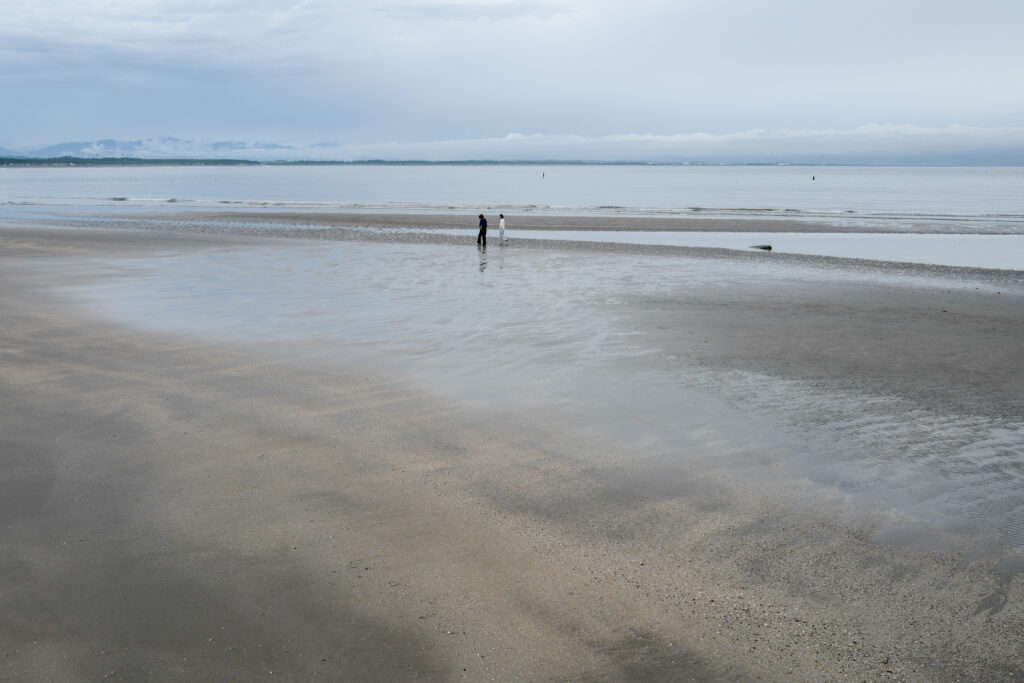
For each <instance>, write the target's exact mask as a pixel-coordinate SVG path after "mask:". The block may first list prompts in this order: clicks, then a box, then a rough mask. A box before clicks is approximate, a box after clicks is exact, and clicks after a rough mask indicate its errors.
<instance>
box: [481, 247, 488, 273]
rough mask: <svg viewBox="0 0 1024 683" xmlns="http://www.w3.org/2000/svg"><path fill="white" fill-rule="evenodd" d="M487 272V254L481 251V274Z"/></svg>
mask: <svg viewBox="0 0 1024 683" xmlns="http://www.w3.org/2000/svg"><path fill="white" fill-rule="evenodd" d="M485 270H487V252H486V251H481V252H480V272H481V273H482V272H484V271H485Z"/></svg>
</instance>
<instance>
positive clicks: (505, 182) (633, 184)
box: [0, 165, 1024, 234]
mask: <svg viewBox="0 0 1024 683" xmlns="http://www.w3.org/2000/svg"><path fill="white" fill-rule="evenodd" d="M172 200H173V201H172ZM167 204H170V205H172V206H175V207H177V208H181V207H182V205H183V204H184V205H190V206H216V207H231V206H239V207H249V206H266V205H273V206H280V207H283V208H291V209H310V210H314V209H316V210H359V211H402V212H417V211H420V212H438V211H441V212H448V211H452V212H462V211H465V212H469V213H475V212H476V211H478V210H486V211H504V212H505V213H507V214H513V215H514V214H516V213H525V212H536V213H551V214H615V213H621V214H631V215H632V214H637V215H682V216H691V215H692V216H707V217H740V216H746V217H752V218H753V217H758V218H768V219H772V218H774V219H786V220H808V221H817V222H820V221H826V222H831V223H842V224H844V225H850V226H858V225H860V226H864V227H879V226H881V227H886V228H887V229H890V230H895V231H901V230H908V231H910V230H915V231H921V230H927V231H929V232H940V233H942V232H946V233H949V232H968V233H970V232H999V233H1012V234H1022V233H1024V168H891V167H884V168H881V167H803V166H799V167H798V166H768V167H764V166H614V165H611V166H602V165H452V166H445V165H401V166H398V165H379V166H374V165H367V166H238V167H218V166H209V167H140V168H133V167H106V168H102V167H100V168H85V167H73V168H0V205H7V206H18V205H21V206H24V205H29V206H33V205H45V206H54V205H57V206H61V205H64V206H107V205H119V206H120V205H134V206H139V205H143V206H149V207H152V206H162V205H167Z"/></svg>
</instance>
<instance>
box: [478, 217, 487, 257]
mask: <svg viewBox="0 0 1024 683" xmlns="http://www.w3.org/2000/svg"><path fill="white" fill-rule="evenodd" d="M476 246H478V247H483V248H484V249H486V248H487V219H486V218H484V215H483V214H480V232H478V233H477V235H476Z"/></svg>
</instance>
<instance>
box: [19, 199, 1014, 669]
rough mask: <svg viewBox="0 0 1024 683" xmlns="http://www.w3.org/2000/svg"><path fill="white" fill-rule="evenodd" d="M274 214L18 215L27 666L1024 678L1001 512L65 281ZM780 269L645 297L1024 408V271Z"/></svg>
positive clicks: (862, 377) (929, 404) (767, 344)
mask: <svg viewBox="0 0 1024 683" xmlns="http://www.w3.org/2000/svg"><path fill="white" fill-rule="evenodd" d="M221 218H222V219H223V218H224V217H221ZM237 219H238V217H237V215H233V216H232V218H231V219H230V220H237ZM247 220H249V221H251V220H254V219H253V217H248V218H247ZM267 220H270V221H272V222H273V221H279V220H281V216H280V215H277V214H275V215H274V216H272V217H268V218H267ZM294 220H296V221H308V220H309V219H308V217H300V218H295V219H294ZM324 220H325V221H326V222H331V221H333V220H335V219H333V218H331V219H324ZM360 220H364V221H365V220H368V219H365V218H364V219H360ZM448 220H450V219H449V218H448V217H442V218H437V221H439V222H445V221H448ZM639 223H643V221H639ZM361 224H365V223H361ZM334 227H337V226H334ZM602 227H603V229H607V226H602ZM643 228H644V229H650V228H649V226H648V225H644V226H643ZM311 229H316V228H311ZM574 229H579V226H575V227H574ZM700 229H706V228H705V227H701V228H700ZM743 229H745V230H749V229H750V226H748V225H745V226H744V227H743ZM469 232H470V231H467V235H468V234H469ZM307 236H308V235H307ZM267 237H268V235H266V234H263V233H260V232H256V233H252V232H250V233H248V234H247V233H246V232H245V231H243V230H237V231H235V232H234V233H233V234H216V233H215V231H208V232H204V231H203V230H201V229H195V228H194V226H184V227H183V228H182V229H181V230H179V231H177V232H168V231H167V229H166V225H165V226H163V228H162V229H160V230H156V229H151V230H146V229H119V230H89V229H85V228H76V229H57V228H53V229H40V228H39V227H38V226H27V227H25V228H18V227H16V226H7V227H3V228H0V287H2V291H3V297H2V298H0V323H2V324H0V405H2V406H4V407H3V410H2V412H0V523H2V524H3V528H4V542H3V548H4V552H3V553H2V554H0V579H2V580H0V586H2V592H0V615H2V616H0V643H2V644H3V651H4V655H5V659H4V661H3V663H2V664H0V667H4V668H3V669H0V671H3V674H4V677H6V678H10V679H12V680H40V679H42V680H82V679H89V680H91V679H102V678H104V677H108V678H112V679H125V680H132V679H139V678H154V679H157V680H181V679H212V678H216V679H245V680H254V679H270V678H284V679H285V680H309V679H311V678H316V677H318V678H325V679H328V680H331V679H334V680H462V679H465V680H517V679H523V680H564V679H582V680H615V681H618V680H847V679H851V680H854V679H855V680H954V679H959V680H1019V679H1021V678H1022V677H1024V573H1022V572H1024V560H1022V559H1021V558H1020V557H1019V556H1018V555H1017V554H1015V553H1013V552H1012V551H1010V550H1009V549H1007V548H1006V547H1005V546H1002V545H1000V544H999V543H996V542H994V541H992V540H980V539H977V538H975V537H974V536H973V535H972V534H970V533H968V532H964V537H963V538H961V539H959V540H960V542H958V543H953V544H941V543H940V544H934V545H933V544H924V545H923V546H919V545H918V543H917V541H919V540H920V539H921V538H922V537H926V536H927V535H926V534H917V535H915V534H913V533H910V532H908V535H909V536H908V537H909V538H911V539H912V540H910V541H907V540H906V539H901V538H900V536H899V533H898V532H899V530H898V528H893V527H890V530H889V533H888V535H883V536H880V535H879V534H878V531H879V524H878V523H877V522H874V521H872V519H871V518H870V517H867V518H865V517H859V518H857V519H856V520H853V521H850V520H846V521H844V520H842V519H837V518H836V517H835V516H833V515H830V514H828V513H827V508H828V507H829V505H830V501H829V500H825V501H819V505H817V506H815V505H803V506H794V505H793V504H792V501H793V500H796V499H799V498H800V494H801V491H799V490H795V489H794V490H790V489H787V488H785V486H782V485H780V487H778V488H773V487H768V486H765V485H762V484H761V483H759V482H757V481H750V480H745V479H743V478H741V477H735V476H732V475H731V474H730V473H729V472H727V471H722V470H720V469H716V468H714V467H708V468H707V469H706V470H701V469H694V466H693V464H692V463H693V462H700V461H699V460H694V461H681V460H674V459H671V458H649V459H637V458H636V457H635V453H633V452H631V449H630V448H629V447H626V446H624V445H622V444H620V443H616V442H614V441H609V440H604V439H601V438H599V437H598V436H597V435H595V433H593V432H589V431H587V430H584V429H575V428H574V426H573V425H572V424H566V423H565V422H564V421H563V420H562V419H561V415H560V413H559V412H558V411H556V410H552V411H545V410H543V409H540V410H533V411H525V412H520V411H515V410H510V411H508V412H507V413H504V414H503V418H502V419H500V420H496V419H494V416H493V415H492V414H490V413H489V412H487V411H485V410H482V409H481V408H480V407H479V406H474V405H473V404H472V403H469V402H460V401H456V400H453V399H451V398H447V397H443V396H439V395H435V394H432V393H430V392H428V391H425V390H424V389H423V388H422V386H420V385H419V384H417V383H415V382H412V381H410V380H409V379H408V378H406V377H404V376H403V375H402V373H401V372H400V371H398V370H394V371H389V369H388V367H387V365H386V364H380V365H358V366H352V365H346V364H345V363H344V362H331V363H325V362H324V359H323V358H322V357H321V356H318V355H316V354H315V353H313V352H312V351H310V350H309V349H308V348H306V347H303V346H301V345H288V344H280V343H278V344H266V345H263V346H261V347H256V346H246V345H238V344H229V343H223V342H212V341H210V340H209V339H205V338H204V339H196V338H193V337H190V336H188V335H181V334H158V333H153V332H144V331H140V330H137V329H129V328H128V327H125V326H122V325H118V324H114V323H112V322H111V321H110V320H109V319H105V318H103V317H100V316H99V315H97V314H96V313H95V312H92V311H89V310H86V309H85V308H83V307H81V306H80V305H77V304H75V303H74V302H72V301H70V300H68V299H66V298H64V297H61V296H60V295H59V294H58V293H57V292H55V291H54V288H55V287H57V286H59V285H61V284H66V283H68V282H71V281H76V282H81V281H87V280H102V279H104V278H117V277H131V275H130V274H126V273H123V272H122V271H120V270H118V269H117V268H112V267H111V266H110V265H109V259H110V258H111V257H115V256H125V257H133V258H143V259H145V258H150V257H153V258H155V257H156V256H157V255H158V254H166V253H168V252H174V253H177V254H184V255H188V254H204V253H211V252H217V251H222V250H225V251H226V250H239V249H242V250H244V249H250V248H255V247H258V246H264V245H267V244H272V245H273V247H274V248H275V249H287V248H289V247H288V241H287V240H281V239H267ZM269 237H275V238H279V237H280V235H269ZM325 237H328V236H326V235H320V236H319V238H325ZM330 237H335V238H348V237H352V236H351V235H344V234H337V235H331V236H330ZM360 238H362V237H360ZM410 239H416V240H419V239H422V238H421V237H415V238H411V237H410ZM437 242H438V243H440V244H446V243H448V241H446V240H444V239H440V238H439V239H438V240H437ZM531 248H533V249H541V248H544V246H543V245H540V246H534V247H531ZM550 248H558V249H565V250H573V249H579V248H581V247H577V246H574V245H558V246H557V247H554V246H551V247H550ZM599 250H600V249H599ZM647 251H650V250H647ZM647 251H644V250H640V252H641V253H647ZM663 253H669V254H675V253H679V254H682V253H683V252H678V251H673V250H666V251H664V252H663ZM718 256H720V255H718V254H716V253H714V252H702V251H699V250H697V251H693V250H686V251H685V255H681V256H679V258H698V259H699V258H717V257H718ZM756 258H759V255H756V254H751V255H743V256H739V257H737V259H738V260H739V261H741V262H742V261H744V260H749V259H756ZM793 262H794V263H804V262H806V260H804V261H801V260H799V259H796V260H794V261H793ZM839 267H844V266H843V264H841V263H840V266H839ZM921 270H922V272H924V273H928V272H931V271H929V270H928V269H921ZM882 272H883V273H885V272H888V271H885V270H884V269H883V271H882ZM979 277H980V276H979ZM999 277H1002V276H999ZM993 283H994V284H998V278H996V280H994V281H993ZM1010 284H1013V283H1012V282H1011V283H1010ZM951 289H953V287H951ZM763 294H764V293H763V292H755V291H751V290H750V289H749V288H744V287H743V286H742V285H737V284H736V283H732V284H729V285H728V286H723V287H722V288H720V289H718V290H716V294H715V295H714V296H712V295H711V294H709V293H708V292H705V291H700V292H695V293H694V300H693V301H683V302H677V301H673V302H668V301H659V300H657V299H656V298H650V297H647V298H642V299H638V300H636V301H634V302H633V305H634V308H635V311H634V314H635V322H636V325H637V327H638V329H639V330H640V331H641V332H642V333H643V334H646V335H649V336H651V337H652V338H657V337H659V335H662V336H664V339H662V340H661V341H660V342H659V343H660V344H661V345H662V346H664V347H667V348H671V347H672V345H673V344H675V345H677V347H678V348H676V349H675V350H676V352H677V353H680V354H681V353H684V352H686V351H685V349H686V348H690V347H691V346H693V345H696V344H697V343H702V345H701V346H699V348H700V349H701V350H700V351H699V355H700V358H698V359H697V360H699V362H700V363H702V364H704V365H706V366H707V367H727V368H729V369H732V370H737V371H744V370H750V369H751V368H760V369H762V370H766V371H768V372H770V373H772V374H773V375H774V376H776V377H779V378H781V379H785V380H811V381H826V380H828V381H832V380H834V381H835V383H836V384H835V386H838V387H843V388H845V390H847V391H850V392H856V391H862V392H864V394H865V395H869V394H872V392H878V391H880V390H882V389H886V390H889V391H891V392H894V393H895V394H896V395H897V396H898V397H899V398H901V399H904V400H909V401H915V402H916V403H915V405H918V406H920V407H923V408H927V409H929V410H932V411H935V412H937V413H940V412H942V411H947V410H958V411H962V412H971V413H976V414H981V415H989V416H1000V415H1004V416H1005V415H1009V416H1010V417H1013V416H1014V415H1018V416H1019V413H1018V412H1016V411H1018V409H1019V407H1020V397H1021V391H1020V390H1021V388H1022V387H1021V382H1020V375H1019V368H1020V364H1019V360H1020V356H1019V354H1020V350H1019V344H1018V342H1019V339H1020V338H1021V337H1020V336H1019V333H1020V325H1021V324H1022V322H1021V320H1020V317H1019V312H1020V308H1019V302H1020V294H1019V293H1017V294H1014V295H1012V297H1011V295H1009V294H1004V293H1002V292H999V291H998V290H996V291H989V290H988V288H987V287H982V289H981V290H978V291H975V290H974V289H973V288H971V289H965V290H963V291H960V290H957V291H956V292H946V293H945V294H944V293H943V292H942V290H940V289H935V288H931V289H929V288H923V289H922V290H921V291H920V292H918V293H917V294H914V293H908V292H907V291H906V290H899V291H896V290H889V289H887V288H886V286H885V285H884V283H880V284H879V285H878V286H877V287H872V286H870V285H869V286H867V287H866V289H865V288H856V287H850V286H848V285H843V284H837V285H836V286H834V287H832V288H831V289H829V290H828V291H827V292H825V291H823V289H822V287H821V285H820V283H816V284H815V286H814V287H813V288H804V289H800V288H795V289H791V290H789V291H787V292H786V296H785V297H783V296H782V294H781V293H776V294H775V295H774V296H773V297H769V298H768V299H767V300H765V298H764V296H763ZM794 301H795V302H797V303H798V304H799V305H794ZM825 302H828V305H829V306H835V307H837V308H836V310H838V311H839V312H840V313H839V314H838V315H832V314H830V313H829V312H828V311H826V310H825ZM942 305H945V307H946V310H947V311H949V310H953V311H957V312H958V313H959V314H961V316H962V321H961V323H959V324H945V323H938V322H936V320H935V316H936V315H937V313H936V309H935V307H936V306H942ZM958 306H962V308H957V307H958ZM736 309H740V310H743V311H747V312H748V313H749V314H750V315H753V316H755V320H754V322H755V323H756V324H753V325H745V326H744V327H743V333H744V334H738V332H739V330H738V329H737V328H736V324H737V320H738V319H739V318H737V317H736V316H735V315H732V314H728V312H729V311H733V312H735V310H736ZM938 310H942V309H941V308H940V309H938ZM674 316H687V318H686V321H687V325H686V326H683V327H684V328H685V329H687V330H694V331H693V332H691V334H692V335H694V337H693V338H692V339H687V338H685V337H684V338H680V337H678V336H675V335H672V334H671V330H672V329H674V328H673V327H672V323H671V321H672V320H673V317H674ZM666 323H668V324H666ZM698 323H699V324H698ZM897 323H898V330H897V331H896V332H893V328H894V326H896V325H897ZM837 324H838V325H839V327H838V328H836V325H837ZM696 330H699V332H698V331H696ZM751 330H756V331H757V332H756V333H752V332H751ZM751 334H753V335H754V336H751ZM894 335H895V337H899V338H902V339H904V342H905V344H909V345H911V346H913V347H918V346H920V347H921V349H922V353H921V355H920V356H916V357H914V358H910V359H908V358H907V357H905V356H904V355H903V354H901V352H900V349H901V348H906V347H905V346H899V347H896V346H893V345H892V344H887V343H885V342H887V341H888V342H891V341H892V340H893V339H894ZM697 337H700V338H699V339H698V338H697ZM793 340H801V341H800V343H799V346H795V345H794V343H793ZM879 340H881V341H882V342H883V343H878V341H879ZM966 341H975V342H977V345H975V346H974V347H972V346H971V345H969V344H967V343H966ZM688 342H692V343H693V344H690V343H688ZM971 348H975V349H979V350H976V351H972V350H971ZM865 349H870V351H866V350H865ZM951 368H959V370H958V374H956V375H954V376H953V377H947V373H949V372H950V370H951ZM1013 368H1016V369H1017V370H1018V372H1017V373H1014V372H1013V371H1012V369H1013ZM951 386H953V387H962V391H950V390H949V387H951ZM737 428H738V429H739V428H740V427H739V426H737ZM710 447H713V444H712V445H709V448H710ZM1018 466H1019V465H1018ZM954 536H955V535H954Z"/></svg>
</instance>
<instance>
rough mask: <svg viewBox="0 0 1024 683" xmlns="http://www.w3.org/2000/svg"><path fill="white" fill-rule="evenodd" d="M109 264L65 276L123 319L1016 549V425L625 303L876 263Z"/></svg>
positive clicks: (362, 248) (324, 258)
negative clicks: (878, 386) (774, 363)
mask: <svg viewBox="0 0 1024 683" xmlns="http://www.w3.org/2000/svg"><path fill="white" fill-rule="evenodd" d="M116 266H117V268H119V269H120V270H121V271H122V273H123V274H124V275H127V276H129V277H120V278H115V279H112V280H108V281H107V282H105V283H103V284H100V285H95V284H90V285H87V286H74V287H70V288H69V290H68V291H70V292H71V293H73V295H74V296H76V297H78V298H79V299H81V300H83V301H85V302H86V303H87V304H88V305H89V306H90V307H91V308H93V309H94V310H97V311H99V312H102V313H103V314H105V315H108V316H110V317H112V318H115V319H117V320H119V321H121V322H125V323H128V324H131V325H134V326H138V327H141V328H145V329H151V330H158V331H168V332H176V333H187V334H190V335H195V336H198V337H201V338H209V339H213V340H221V341H230V342H237V343H272V344H278V345H280V344H284V345H285V347H286V348H288V349H292V350H294V351H295V352H296V353H298V352H300V350H301V353H304V354H312V356H313V357H317V358H319V359H320V362H343V363H368V364H373V365H377V366H381V367H385V368H387V369H389V370H391V371H396V372H399V373H401V374H403V375H404V376H407V377H410V378H412V381H415V382H418V383H420V384H421V385H422V387H423V388H425V389H427V390H429V391H431V392H432V393H435V394H439V395H442V396H445V397H448V398H451V399H454V400H458V401H462V402H466V403H469V404H472V405H474V406H475V407H477V408H479V409H481V410H483V411H485V412H488V413H491V414H493V415H495V416H496V418H497V417H498V416H500V415H501V414H502V413H503V411H512V410H525V411H538V410H539V411H542V412H544V413H545V414H546V415H547V416H549V417H551V418H552V419H556V418H557V419H559V420H562V421H564V422H565V423H566V424H567V425H571V426H572V428H574V429H579V430H582V432H587V433H591V434H595V435H598V436H599V437H601V438H605V439H610V440H611V441H613V442H614V443H617V444H619V445H620V447H621V448H622V449H624V452H628V453H630V454H631V455H630V456H629V457H631V458H633V459H635V460H636V462H638V463H639V462H642V461H654V460H658V459H664V458H671V459H674V460H676V461H679V460H683V461H688V462H693V463H696V462H698V461H699V462H701V463H702V465H701V466H702V467H703V468H713V469H716V470H719V471H725V472H733V473H740V472H742V473H745V475H746V476H750V477H756V478H757V479H758V480H764V481H770V480H776V481H780V482H781V481H788V482H791V483H792V482H798V483H799V482H804V484H806V491H807V493H806V501H805V502H808V504H810V503H809V501H812V500H817V501H820V500H827V501H828V505H829V507H830V509H831V513H832V514H849V515H851V516H853V517H856V516H857V515H859V514H862V513H865V512H866V511H869V510H875V511H877V510H879V509H882V510H886V511H888V512H887V513H886V514H888V515H891V518H892V520H893V523H896V521H897V520H898V521H899V522H900V523H901V524H902V523H915V522H927V523H929V524H937V525H939V526H941V527H945V528H950V529H952V528H967V529H971V530H980V531H982V532H984V533H986V534H991V535H992V536H994V537H996V538H998V539H1000V540H1001V541H1004V542H1006V543H1009V544H1011V545H1012V546H1014V547H1015V548H1016V549H1017V551H1018V552H1024V506H1022V505H1021V502H1020V496H1019V491H1021V490H1024V489H1022V487H1024V422H1021V421H1020V420H1019V419H1018V420H1014V419H1010V418H1007V417H1005V416H1003V417H1000V416H981V417H979V416H978V415H976V414H972V415H966V414H964V415H961V414H957V413H955V412H937V411H935V410H931V409H928V408H925V407H922V406H919V405H914V404H912V403H908V401H906V400H905V399H903V398H900V397H899V396H890V395H882V394H880V395H866V394H861V393H853V394H851V393H844V392H840V391H835V390H830V389H829V388H828V386H825V385H821V384H820V383H809V382H801V381H795V380H784V379H780V378H778V377H773V376H769V375H767V374H758V373H754V372H750V371H741V370H728V369H716V368H712V367H708V366H703V365H701V364H699V363H695V362H694V359H693V358H692V357H689V356H687V355H685V354H684V355H678V354H675V353H673V352H671V350H670V349H668V348H667V347H665V346H663V345H660V344H658V343H656V342H655V341H653V337H652V336H651V335H649V334H647V333H646V328H645V327H644V325H646V324H647V323H640V322H638V320H637V319H636V318H635V317H634V316H633V315H632V311H631V302H632V301H634V300H635V299H636V298H637V297H665V298H666V299H675V298H679V297H682V296H697V297H699V296H701V292H711V291H729V287H730V286H733V285H737V284H740V283H742V284H743V285H744V286H748V287H749V286H754V287H757V286H759V283H761V284H763V286H764V287H765V288H769V287H772V286H776V285H778V283H779V282H780V281H785V280H786V279H791V278H798V279H800V280H801V281H802V285H801V286H807V287H813V286H814V282H816V281H818V282H822V283H826V282H830V281H833V280H834V279H835V278H837V277H841V278H845V279H848V280H857V279H858V278H861V279H863V280H864V281H865V282H873V281H877V280H876V275H865V274H858V273H856V272H844V273H840V274H837V273H836V271H834V270H816V269H814V268H800V269H793V268H780V267H778V266H775V265H773V264H771V263H770V262H765V263H763V264H751V263H744V264H743V265H742V266H741V267H738V266H737V264H735V263H731V262H729V261H728V260H706V259H701V260H687V259H680V258H676V257H660V256H650V255H643V256H639V255H629V254H616V253H608V254H605V253H594V252H574V251H571V250H565V251H562V250H551V251H542V250H522V251H519V252H516V251H515V250H513V249H508V250H502V249H492V250H491V251H490V252H489V253H480V252H478V251H477V250H476V249H475V248H474V247H465V248H463V247H453V246H451V245H423V244H400V243H396V244H376V243H361V242H326V243H316V244H304V243H282V244H280V245H276V246H273V247H258V248H238V249H228V250H217V251H203V252H197V253H188V254H182V255H167V256H164V257H151V258H145V259H122V260H119V261H117V262H116ZM947 284H948V283H947ZM913 286H921V283H915V284H914V285H913ZM937 286H946V285H944V284H942V283H937ZM616 452H622V451H616ZM584 457H599V456H598V455H597V454H590V455H584ZM798 502H799V501H794V504H797V503H798Z"/></svg>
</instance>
